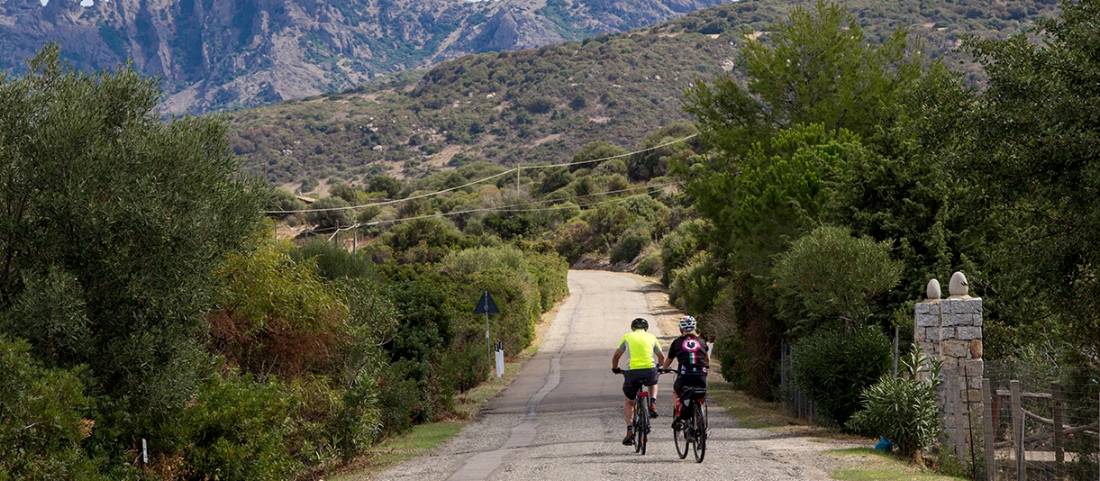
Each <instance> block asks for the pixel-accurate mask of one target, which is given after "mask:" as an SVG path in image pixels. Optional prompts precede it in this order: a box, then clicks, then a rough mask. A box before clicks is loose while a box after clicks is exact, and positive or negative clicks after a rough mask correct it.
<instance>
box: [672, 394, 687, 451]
mask: <svg viewBox="0 0 1100 481" xmlns="http://www.w3.org/2000/svg"><path fill="white" fill-rule="evenodd" d="M680 409H681V411H682V413H688V412H690V409H691V404H690V401H688V402H685V403H684V405H683V407H682V408H680ZM681 418H682V416H681ZM672 439H673V441H675V442H676V455H678V456H680V459H685V458H687V456H688V451H690V450H691V444H690V441H688V436H687V433H686V432H685V431H684V426H680V429H673V430H672Z"/></svg>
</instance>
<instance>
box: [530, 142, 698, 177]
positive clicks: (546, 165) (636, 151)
mask: <svg viewBox="0 0 1100 481" xmlns="http://www.w3.org/2000/svg"><path fill="white" fill-rule="evenodd" d="M698 136H699V134H691V135H688V136H686V137H680V138H678V139H675V140H670V141H668V142H665V143H663V144H660V145H654V146H653V147H647V148H644V149H641V150H635V151H633V152H627V153H625V154H618V155H612V156H610V157H601V158H598V159H589V160H578V161H576V162H564V163H561V164H543V165H525V166H523V168H524V169H525V170H529V169H551V168H554V167H570V166H574V165H583V164H592V163H595V162H603V161H605V160H614V159H621V158H624V157H630V156H633V155H638V154H644V153H646V152H651V151H654V150H657V149H663V148H665V147H668V146H670V145H675V144H678V143H680V142H687V141H688V140H691V139H693V138H695V137H698Z"/></svg>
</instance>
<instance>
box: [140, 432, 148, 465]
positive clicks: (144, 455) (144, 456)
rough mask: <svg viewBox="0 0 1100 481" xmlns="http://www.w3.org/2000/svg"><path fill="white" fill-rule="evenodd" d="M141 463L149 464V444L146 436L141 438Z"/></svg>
mask: <svg viewBox="0 0 1100 481" xmlns="http://www.w3.org/2000/svg"><path fill="white" fill-rule="evenodd" d="M141 464H142V465H143V466H148V465H149V445H148V444H147V443H146V442H145V438H141Z"/></svg>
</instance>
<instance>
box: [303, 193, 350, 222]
mask: <svg viewBox="0 0 1100 481" xmlns="http://www.w3.org/2000/svg"><path fill="white" fill-rule="evenodd" d="M349 205H351V204H348V201H346V200H344V199H341V198H339V197H325V198H324V199H321V200H319V201H317V202H314V203H313V205H310V206H309V208H310V209H339V208H341V207H347V206H349ZM351 214H352V211H351V210H347V209H340V210H328V211H321V212H308V213H306V221H308V222H309V223H310V224H313V225H314V226H317V228H319V229H329V228H333V227H336V226H345V227H346V226H349V225H351V224H352V222H351Z"/></svg>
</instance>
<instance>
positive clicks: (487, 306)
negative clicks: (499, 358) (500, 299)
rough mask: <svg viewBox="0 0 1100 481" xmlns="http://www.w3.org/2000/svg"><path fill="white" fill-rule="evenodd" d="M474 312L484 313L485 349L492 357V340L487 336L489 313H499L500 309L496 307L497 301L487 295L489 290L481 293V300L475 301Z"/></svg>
mask: <svg viewBox="0 0 1100 481" xmlns="http://www.w3.org/2000/svg"><path fill="white" fill-rule="evenodd" d="M474 314H485V349H486V351H488V354H489V359H492V358H493V342H492V341H491V340H490V338H489V315H490V314H500V309H497V303H496V301H494V300H493V296H491V295H489V291H485V292H484V293H482V294H481V300H479V301H477V307H476V308H475V309H474Z"/></svg>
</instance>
